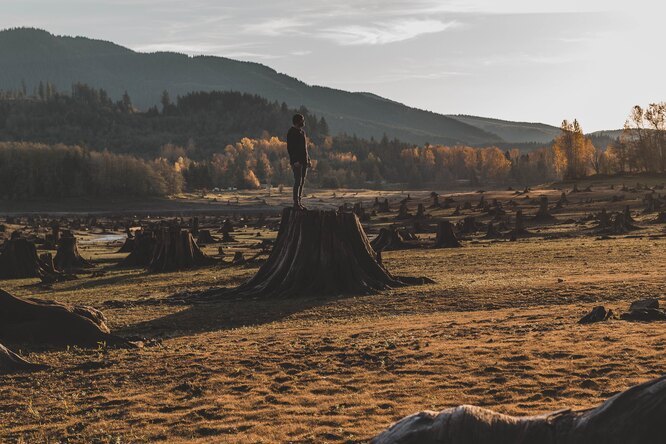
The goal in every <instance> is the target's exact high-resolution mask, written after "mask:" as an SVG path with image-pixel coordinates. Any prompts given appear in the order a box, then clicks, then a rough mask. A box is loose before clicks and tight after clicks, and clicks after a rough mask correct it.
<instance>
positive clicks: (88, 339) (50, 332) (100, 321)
mask: <svg viewBox="0 0 666 444" xmlns="http://www.w3.org/2000/svg"><path fill="white" fill-rule="evenodd" d="M0 343H5V344H39V345H79V346H84V347H95V346H97V345H98V344H99V343H106V344H109V345H127V341H125V340H124V339H122V338H120V337H118V336H114V335H112V334H111V333H110V331H109V328H108V327H107V326H106V319H105V318H104V315H103V314H102V313H101V312H100V311H97V310H95V309H94V308H90V307H83V306H71V305H65V304H60V303H57V302H48V301H41V300H36V299H33V300H23V299H19V298H17V297H15V296H12V295H10V294H9V293H7V292H6V291H3V290H0Z"/></svg>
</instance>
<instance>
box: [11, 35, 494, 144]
mask: <svg viewBox="0 0 666 444" xmlns="http://www.w3.org/2000/svg"><path fill="white" fill-rule="evenodd" d="M0 60H1V62H0V63H1V66H0V89H17V88H19V87H20V86H21V84H22V82H25V84H26V85H27V87H28V89H29V91H31V90H32V89H33V88H34V87H36V85H38V84H39V82H40V81H50V82H51V83H53V84H55V85H56V86H57V87H58V89H60V90H68V89H69V88H70V86H71V85H72V83H74V82H84V83H87V84H89V85H91V86H94V87H100V88H104V89H106V90H107V91H108V92H109V94H110V95H111V96H112V97H115V98H119V97H120V96H121V95H122V93H123V92H124V91H127V92H128V93H129V95H130V96H131V97H132V99H133V101H134V104H135V105H137V106H139V107H142V108H147V107H149V106H151V105H154V104H156V103H158V102H159V99H160V96H161V93H162V91H163V90H165V89H166V90H168V91H169V93H170V94H171V95H182V94H185V93H187V92H191V91H212V90H235V91H241V92H249V93H253V94H258V95H260V96H263V97H266V98H267V99H269V100H277V101H279V102H286V103H287V104H288V105H290V106H292V107H299V106H301V105H303V106H305V107H307V108H308V109H310V110H311V111H314V112H316V113H317V114H320V115H324V116H325V117H326V119H327V120H328V122H329V126H330V128H331V131H332V132H333V133H340V132H347V133H349V134H352V133H354V134H357V135H358V136H361V137H371V136H372V137H375V138H380V137H382V136H383V134H386V135H388V136H389V137H390V138H393V137H397V138H399V139H401V140H404V141H409V142H413V143H425V142H431V143H443V144H453V143H467V144H492V143H497V142H501V141H502V138H501V137H499V136H497V135H496V134H493V133H492V132H488V131H485V130H483V129H480V128H477V127H476V126H474V125H470V124H468V123H466V122H463V121H461V120H459V119H453V118H451V117H448V116H444V115H441V114H436V113H432V112H428V111H422V110H418V109H415V108H410V107H408V106H405V105H403V104H400V103H397V102H393V101H390V100H386V99H383V98H380V97H377V96H374V95H372V94H367V93H350V92H346V91H341V90H336V89H332V88H325V87H319V86H309V85H307V84H305V83H303V82H301V81H299V80H297V79H295V78H293V77H289V76H287V75H285V74H280V73H278V72H276V71H275V70H273V69H271V68H269V67H266V66H264V65H261V64H258V63H250V62H239V61H236V60H231V59H227V58H223V57H212V56H198V57H189V56H186V55H183V54H176V53H165V52H161V53H150V54H146V53H138V52H135V51H132V50H130V49H127V48H124V47H122V46H119V45H116V44H113V43H109V42H104V41H100V40H92V39H88V38H83V37H63V36H54V35H52V34H50V33H48V32H46V31H42V30H37V29H25V28H21V29H12V30H5V31H0Z"/></svg>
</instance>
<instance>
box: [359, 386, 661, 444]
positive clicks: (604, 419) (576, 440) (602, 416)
mask: <svg viewBox="0 0 666 444" xmlns="http://www.w3.org/2000/svg"><path fill="white" fill-rule="evenodd" d="M664 418H666V376H662V377H660V378H658V379H655V380H652V381H650V382H647V383H644V384H641V385H638V386H635V387H632V388H630V389H628V390H627V391H625V392H622V393H620V394H618V395H615V396H613V397H612V398H610V399H608V400H607V401H606V402H604V403H603V404H601V405H600V406H598V407H597V408H593V409H588V410H579V411H572V410H561V411H557V412H553V413H549V414H545V415H539V416H526V417H515V416H509V415H503V414H501V413H496V412H493V411H492V410H487V409H484V408H481V407H475V406H470V405H463V406H459V407H454V408H450V409H446V410H443V411H442V412H439V413H437V412H431V411H424V412H420V413H416V414H414V415H411V416H408V417H406V418H404V419H402V420H400V421H398V422H397V423H395V424H394V425H392V426H391V427H390V428H389V429H388V430H386V431H384V432H383V433H381V434H380V435H378V436H377V437H375V438H374V439H373V440H372V441H371V443H372V444H517V443H520V444H583V443H604V444H658V443H662V442H663V439H664V435H663V428H664V424H663V423H664Z"/></svg>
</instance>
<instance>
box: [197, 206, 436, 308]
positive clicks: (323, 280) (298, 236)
mask: <svg viewBox="0 0 666 444" xmlns="http://www.w3.org/2000/svg"><path fill="white" fill-rule="evenodd" d="M429 282H432V281H431V280H430V279H427V278H405V277H395V276H393V275H391V274H390V273H389V272H388V271H387V270H386V269H385V268H384V267H383V266H381V265H380V264H379V263H378V262H377V257H376V254H375V252H374V251H373V249H372V246H371V245H370V242H369V241H368V238H367V236H366V235H365V232H364V231H363V227H362V226H361V224H360V222H359V220H358V218H357V217H356V215H355V214H353V213H348V212H336V211H319V210H306V211H299V210H294V209H292V208H285V209H284V210H283V212H282V222H281V224H280V229H279V231H278V235H277V239H276V241H275V246H274V248H273V250H272V252H271V255H270V256H269V258H268V260H267V261H266V262H265V263H264V264H263V265H262V267H261V268H260V269H259V271H258V272H257V274H256V275H255V276H254V277H253V278H252V279H250V280H249V281H248V282H246V283H245V284H243V285H241V286H240V287H238V288H235V289H219V290H211V291H208V292H205V293H203V294H202V295H201V296H200V297H201V298H203V299H216V298H226V297H250V298H252V297H275V298H279V297H295V296H304V295H310V296H324V295H331V294H372V293H376V292H378V291H382V290H387V289H390V288H398V287H404V286H407V285H418V284H425V283H429Z"/></svg>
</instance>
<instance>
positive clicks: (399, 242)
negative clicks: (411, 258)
mask: <svg viewBox="0 0 666 444" xmlns="http://www.w3.org/2000/svg"><path fill="white" fill-rule="evenodd" d="M405 241H406V239H405V238H404V237H403V236H402V234H401V233H400V230H398V229H397V228H395V227H389V228H381V229H380V230H379V234H378V235H377V237H375V238H374V239H373V240H372V241H371V242H370V245H371V246H372V249H373V250H375V252H381V251H398V250H406V249H409V248H414V246H413V245H410V244H407V243H406V242H405Z"/></svg>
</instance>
